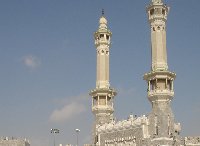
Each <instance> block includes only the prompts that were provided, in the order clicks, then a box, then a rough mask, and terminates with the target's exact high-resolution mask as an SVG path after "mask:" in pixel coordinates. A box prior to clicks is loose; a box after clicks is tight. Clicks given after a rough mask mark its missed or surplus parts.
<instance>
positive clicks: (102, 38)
mask: <svg viewBox="0 0 200 146" xmlns="http://www.w3.org/2000/svg"><path fill="white" fill-rule="evenodd" d="M111 36H112V33H111V31H110V30H109V29H108V27H107V20H106V18H105V16H104V12H103V11H102V16H101V18H100V20H99V28H98V30H97V31H96V32H95V33H94V38H95V46H96V53H97V78H96V88H95V89H94V90H92V91H91V92H90V95H91V96H92V112H93V114H94V116H95V126H94V129H93V144H97V143H98V137H97V133H96V132H97V131H96V129H97V127H98V126H99V125H103V124H105V123H109V122H111V121H112V120H113V112H114V105H113V100H114V96H115V95H116V92H115V90H114V89H112V88H111V87H110V83H109V52H110V45H111Z"/></svg>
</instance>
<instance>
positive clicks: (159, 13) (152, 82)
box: [144, 0, 180, 145]
mask: <svg viewBox="0 0 200 146" xmlns="http://www.w3.org/2000/svg"><path fill="white" fill-rule="evenodd" d="M168 13H169V7H167V6H166V5H165V4H164V3H163V1H162V0H151V3H150V5H148V6H147V14H148V20H149V24H150V27H151V55H152V66H151V71H150V72H149V73H146V74H145V75H144V80H146V81H147V83H148V90H147V92H148V99H149V101H150V102H151V104H152V112H151V113H150V114H149V120H150V127H149V128H150V130H149V131H150V135H151V136H152V138H153V139H154V144H152V145H156V143H157V144H159V143H160V142H161V141H160V140H162V138H163V139H165V140H164V141H163V140H162V142H164V143H163V145H172V143H173V142H172V141H173V140H172V137H173V136H176V135H178V134H179V130H180V124H175V123H174V115H173V112H172V110H171V105H170V103H171V101H172V99H173V96H174V87H173V82H174V80H175V77H176V74H175V73H173V72H170V71H168V64H167V49H166V22H167V15H168Z"/></svg>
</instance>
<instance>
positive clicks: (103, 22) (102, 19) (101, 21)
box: [99, 16, 107, 24]
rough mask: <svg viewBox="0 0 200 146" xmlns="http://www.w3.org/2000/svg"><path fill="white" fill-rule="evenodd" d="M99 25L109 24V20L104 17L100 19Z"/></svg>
mask: <svg viewBox="0 0 200 146" xmlns="http://www.w3.org/2000/svg"><path fill="white" fill-rule="evenodd" d="M99 23H100V24H107V20H106V18H105V17H104V16H102V17H101V18H100V19H99Z"/></svg>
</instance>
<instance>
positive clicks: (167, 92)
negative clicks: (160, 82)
mask: <svg viewBox="0 0 200 146" xmlns="http://www.w3.org/2000/svg"><path fill="white" fill-rule="evenodd" d="M154 96H163V97H164V96H169V97H173V96H174V91H173V90H168V89H164V90H160V89H155V90H150V91H148V97H150V98H151V97H154Z"/></svg>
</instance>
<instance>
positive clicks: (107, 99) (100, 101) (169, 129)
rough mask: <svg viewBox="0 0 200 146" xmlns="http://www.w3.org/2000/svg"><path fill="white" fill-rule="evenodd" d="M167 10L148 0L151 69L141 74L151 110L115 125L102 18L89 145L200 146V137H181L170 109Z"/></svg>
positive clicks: (106, 35) (108, 40) (159, 0)
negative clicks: (90, 142)
mask: <svg viewBox="0 0 200 146" xmlns="http://www.w3.org/2000/svg"><path fill="white" fill-rule="evenodd" d="M168 13H169V7H168V6H166V5H165V4H164V3H163V1H162V0H151V3H150V4H149V5H148V6H147V15H148V20H149V24H150V28H151V49H152V51H151V52H152V54H151V55H152V56H151V58H152V66H151V70H150V72H148V73H146V74H144V77H143V78H144V80H146V82H147V86H148V88H147V96H148V100H149V101H150V103H151V105H152V111H151V112H150V113H149V114H148V115H147V116H145V115H143V116H141V117H136V116H133V115H130V116H129V118H128V119H127V120H122V121H118V122H116V121H115V120H114V118H113V112H114V107H113V100H114V96H115V95H116V92H115V90H114V89H112V88H111V87H110V83H109V52H110V44H111V36H112V33H111V31H110V30H109V29H108V27H107V20H106V18H105V17H104V16H103V15H102V17H101V18H100V20H99V28H98V30H97V31H96V32H95V34H94V37H95V46H96V48H97V80H96V88H95V89H94V90H92V91H91V92H90V95H91V96H92V112H93V114H94V116H95V123H94V128H93V135H92V137H93V139H92V144H91V145H97V146H200V137H186V138H182V137H181V136H180V131H181V124H180V123H176V122H175V118H174V114H173V111H172V109H171V102H172V99H173V96H174V80H175V78H176V74H175V73H174V72H171V71H169V70H168V64H167V49H166V21H167V15H168Z"/></svg>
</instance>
